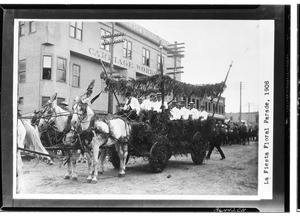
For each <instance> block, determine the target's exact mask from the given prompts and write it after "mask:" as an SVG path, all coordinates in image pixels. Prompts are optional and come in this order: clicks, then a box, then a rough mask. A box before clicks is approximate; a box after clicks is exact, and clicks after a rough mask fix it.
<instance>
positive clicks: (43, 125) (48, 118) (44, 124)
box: [38, 93, 57, 132]
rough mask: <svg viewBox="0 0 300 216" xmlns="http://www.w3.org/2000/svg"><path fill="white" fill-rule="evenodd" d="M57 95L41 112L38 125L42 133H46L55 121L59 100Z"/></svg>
mask: <svg viewBox="0 0 300 216" xmlns="http://www.w3.org/2000/svg"><path fill="white" fill-rule="evenodd" d="M56 95H57V93H55V94H54V95H53V96H52V97H51V99H50V100H49V101H47V103H46V104H45V105H44V106H43V108H42V109H41V110H40V111H39V113H38V116H39V119H40V120H39V123H38V129H39V131H40V132H42V131H45V130H46V129H47V128H48V127H49V125H51V124H52V123H53V122H54V120H55V116H54V115H55V114H56V112H55V109H56V107H57V100H56Z"/></svg>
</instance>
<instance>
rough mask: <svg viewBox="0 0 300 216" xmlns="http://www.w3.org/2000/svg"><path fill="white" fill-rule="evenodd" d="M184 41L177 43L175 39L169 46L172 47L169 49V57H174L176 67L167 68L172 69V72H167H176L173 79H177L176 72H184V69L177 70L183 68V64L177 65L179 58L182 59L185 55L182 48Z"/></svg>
mask: <svg viewBox="0 0 300 216" xmlns="http://www.w3.org/2000/svg"><path fill="white" fill-rule="evenodd" d="M181 45H184V43H177V41H175V43H174V44H169V45H168V47H170V48H169V49H168V56H167V57H169V58H174V67H170V68H167V70H171V72H167V74H174V76H173V79H174V80H176V74H179V73H183V71H177V70H178V69H183V67H182V66H177V60H178V59H181V58H183V57H184V55H183V52H184V50H182V49H183V48H185V47H183V46H181Z"/></svg>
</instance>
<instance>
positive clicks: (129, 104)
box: [119, 91, 140, 120]
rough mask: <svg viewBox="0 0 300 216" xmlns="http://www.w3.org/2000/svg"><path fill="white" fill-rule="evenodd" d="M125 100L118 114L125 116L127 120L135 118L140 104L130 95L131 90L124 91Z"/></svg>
mask: <svg viewBox="0 0 300 216" xmlns="http://www.w3.org/2000/svg"><path fill="white" fill-rule="evenodd" d="M125 97H126V101H125V105H124V107H123V109H121V111H120V112H119V114H121V115H123V116H125V117H126V118H127V119H129V120H135V119H137V114H138V113H139V112H140V104H139V101H138V99H136V98H135V97H133V96H132V93H131V92H129V91H128V92H126V93H125Z"/></svg>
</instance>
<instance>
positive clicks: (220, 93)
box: [212, 61, 233, 117]
mask: <svg viewBox="0 0 300 216" xmlns="http://www.w3.org/2000/svg"><path fill="white" fill-rule="evenodd" d="M232 63H233V62H232V61H231V64H230V65H229V69H228V71H227V74H226V77H225V80H224V82H223V85H222V90H223V89H224V86H225V83H226V81H227V77H228V74H229V71H230V68H231V67H232ZM221 95H222V92H220V95H219V97H218V100H217V104H216V106H215V108H214V110H213V115H212V117H214V115H215V112H216V108H217V107H218V105H219V101H220V98H221Z"/></svg>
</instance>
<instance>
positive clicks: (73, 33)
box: [70, 22, 82, 40]
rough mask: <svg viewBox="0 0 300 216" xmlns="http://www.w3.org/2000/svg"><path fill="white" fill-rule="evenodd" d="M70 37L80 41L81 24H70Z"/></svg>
mask: <svg viewBox="0 0 300 216" xmlns="http://www.w3.org/2000/svg"><path fill="white" fill-rule="evenodd" d="M70 37H72V38H75V39H78V40H82V22H71V23H70Z"/></svg>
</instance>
